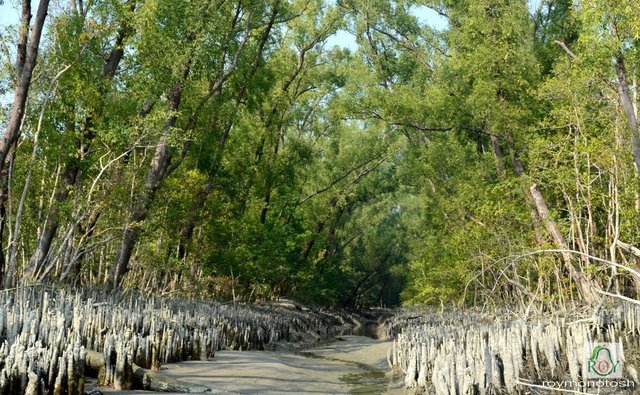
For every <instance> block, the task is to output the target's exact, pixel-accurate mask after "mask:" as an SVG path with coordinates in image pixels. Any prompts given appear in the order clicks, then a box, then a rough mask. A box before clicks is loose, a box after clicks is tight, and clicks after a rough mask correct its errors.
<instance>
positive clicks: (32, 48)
mask: <svg viewBox="0 0 640 395" xmlns="http://www.w3.org/2000/svg"><path fill="white" fill-rule="evenodd" d="M48 10H49V0H40V3H39V4H38V11H37V13H36V19H35V21H34V24H33V26H31V34H29V25H30V21H31V2H30V1H29V0H23V1H22V17H21V23H20V33H19V37H18V48H17V54H16V69H15V76H16V82H15V93H14V97H13V104H12V105H11V114H10V116H9V122H8V123H7V128H6V129H5V131H4V133H3V135H2V139H0V190H2V191H4V190H5V189H6V185H7V182H8V172H7V171H6V167H7V163H6V162H7V158H8V157H9V155H10V151H11V150H12V149H13V148H14V146H15V145H16V143H17V142H18V139H19V137H20V128H21V126H22V120H23V119H24V114H25V108H26V104H27V97H28V96H29V88H30V87H31V80H32V77H33V70H34V69H35V67H36V63H37V59H38V49H39V47H40V38H41V37H42V30H43V28H44V23H45V20H46V17H47V12H48ZM0 199H1V201H0V206H2V209H1V210H0V223H1V224H2V225H1V226H2V227H4V224H5V214H6V211H5V208H4V204H5V199H6V195H4V194H3V196H2V197H0ZM1 243H2V239H0V255H4V247H3V246H2V245H1ZM3 260H4V258H3ZM4 263H5V262H3V266H4ZM14 271H15V270H13V269H9V268H5V273H3V276H2V277H3V280H4V281H3V285H4V287H5V288H11V287H12V286H13V285H14V281H15V273H13V272H14Z"/></svg>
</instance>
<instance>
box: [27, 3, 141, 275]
mask: <svg viewBox="0 0 640 395" xmlns="http://www.w3.org/2000/svg"><path fill="white" fill-rule="evenodd" d="M131 4H132V5H131V7H130V8H131V11H133V10H134V8H135V1H132V2H131ZM132 33H133V29H132V28H131V26H130V25H129V24H128V23H127V22H126V21H125V22H124V23H123V25H122V27H121V28H120V30H119V31H118V34H117V37H116V42H115V44H114V46H113V48H112V49H111V52H110V54H109V57H108V58H107V60H106V62H105V65H104V68H103V70H102V76H101V80H102V85H101V86H100V91H101V95H100V97H103V95H104V94H105V93H106V90H107V84H108V83H109V82H110V81H111V80H112V79H113V77H114V76H115V74H116V72H117V70H118V67H119V65H120V61H121V60H122V57H123V56H124V42H125V41H126V40H127V38H128V37H130V36H131V34H132ZM103 107H104V102H103V101H102V100H100V101H99V103H98V104H97V108H96V111H95V112H96V114H100V113H101V112H102V111H103ZM94 137H95V132H94V130H93V117H92V116H87V117H86V118H85V120H84V125H83V135H82V139H81V140H79V141H78V142H77V146H78V150H79V154H80V161H78V160H72V161H70V162H68V163H67V164H66V167H65V170H64V173H63V177H62V180H63V182H62V184H61V185H60V190H59V191H58V192H57V193H56V195H55V202H54V204H53V205H52V207H51V209H50V210H49V214H48V216H47V219H46V221H45V228H44V230H43V231H42V234H41V235H40V237H39V238H38V241H37V242H36V249H35V251H34V252H33V255H32V256H31V259H30V263H29V267H30V269H29V271H28V275H29V276H30V277H31V278H34V276H36V274H37V273H38V272H39V271H40V269H41V268H42V266H43V264H44V262H45V259H46V258H47V255H48V254H49V250H50V248H51V244H52V242H53V239H54V237H55V235H56V233H57V231H58V227H59V226H60V206H61V205H62V204H63V203H64V202H66V200H67V198H68V197H69V194H70V192H71V190H72V189H74V188H75V187H76V186H77V185H76V184H77V182H78V175H79V173H80V167H81V161H82V160H84V159H85V158H86V156H87V154H88V152H89V148H90V147H91V142H92V141H93V139H94Z"/></svg>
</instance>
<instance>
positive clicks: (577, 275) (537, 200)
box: [507, 135, 600, 305]
mask: <svg viewBox="0 0 640 395" xmlns="http://www.w3.org/2000/svg"><path fill="white" fill-rule="evenodd" d="M507 138H508V139H509V140H511V136H510V135H508V136H507ZM512 161H513V166H514V169H515V171H516V174H517V175H518V176H519V177H523V176H524V175H525V173H524V165H523V164H522V162H521V161H520V158H518V156H517V154H516V153H515V152H514V153H513V154H512ZM525 192H526V193H527V195H528V197H529V198H530V199H531V201H532V202H533V204H534V206H535V209H536V211H537V214H538V217H539V218H540V220H541V221H542V223H543V224H544V227H545V229H546V231H547V233H548V234H549V236H550V237H551V239H552V240H553V242H554V244H555V245H556V247H557V248H558V249H560V250H563V251H565V252H563V253H562V258H563V261H564V268H565V269H566V270H567V271H568V272H569V276H571V279H572V280H573V281H574V282H575V284H576V286H577V287H578V291H579V292H580V295H582V297H583V298H584V301H585V302H586V303H588V304H591V305H593V304H595V303H597V302H598V301H599V299H600V298H599V296H598V294H597V292H596V290H595V289H596V288H598V285H597V284H596V283H593V282H591V281H590V280H589V278H588V277H587V276H586V275H585V273H584V272H583V271H582V270H580V268H578V267H576V266H575V265H574V264H573V262H572V261H571V258H572V257H571V253H570V252H569V251H568V250H569V246H568V245H567V242H566V240H565V238H564V236H563V235H562V232H561V231H560V228H559V227H558V224H557V223H556V221H555V220H554V219H553V217H552V216H551V213H550V212H549V208H548V206H547V203H546V201H545V199H544V196H542V193H541V192H540V189H539V188H538V186H537V185H536V184H532V185H531V186H530V187H529V189H528V191H525Z"/></svg>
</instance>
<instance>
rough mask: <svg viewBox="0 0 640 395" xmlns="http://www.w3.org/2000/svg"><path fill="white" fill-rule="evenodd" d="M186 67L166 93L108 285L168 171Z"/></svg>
mask: <svg viewBox="0 0 640 395" xmlns="http://www.w3.org/2000/svg"><path fill="white" fill-rule="evenodd" d="M189 71H190V62H188V63H187V65H185V68H184V70H183V73H182V75H181V76H180V79H179V80H178V81H177V82H176V83H175V84H174V86H173V89H172V91H171V95H170V96H169V102H168V105H167V107H168V111H169V118H168V119H167V120H166V122H165V124H164V127H163V129H162V133H161V135H160V139H159V141H158V145H157V146H156V150H155V153H154V155H153V158H152V160H151V165H150V166H149V170H148V171H147V175H146V177H145V181H144V184H143V186H142V192H141V193H140V195H139V196H138V199H137V202H136V204H135V206H134V208H133V209H132V210H131V213H130V214H129V220H128V221H127V224H126V225H125V228H124V233H123V236H122V242H121V244H120V248H119V250H118V254H117V255H116V259H115V261H114V263H113V265H112V266H111V269H110V270H109V274H108V276H107V278H106V280H105V284H106V285H107V286H109V287H114V286H118V285H119V284H120V282H121V281H122V277H123V276H124V275H125V274H126V273H127V271H128V270H129V261H130V260H131V254H132V253H133V249H134V247H135V245H136V242H137V241H138V237H139V234H140V226H141V225H142V222H144V220H145V219H146V218H147V213H148V211H149V207H150V206H151V203H152V202H153V198H154V197H155V194H156V191H157V190H158V187H159V186H160V184H161V183H162V181H163V180H164V179H165V178H166V177H167V176H168V175H169V173H170V165H171V151H170V150H169V145H168V140H169V134H170V132H171V130H172V129H173V128H174V126H175V125H176V121H177V120H178V116H177V114H176V112H177V111H178V109H179V108H180V101H181V99H182V89H183V85H184V83H185V81H186V80H187V77H188V76H189ZM174 168H175V167H174Z"/></svg>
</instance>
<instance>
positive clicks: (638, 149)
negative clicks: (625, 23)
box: [609, 21, 640, 176]
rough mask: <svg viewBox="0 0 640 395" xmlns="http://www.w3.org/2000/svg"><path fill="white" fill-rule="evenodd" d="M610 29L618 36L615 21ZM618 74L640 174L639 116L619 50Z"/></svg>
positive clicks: (619, 93) (620, 92) (617, 58)
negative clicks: (637, 115)
mask: <svg viewBox="0 0 640 395" xmlns="http://www.w3.org/2000/svg"><path fill="white" fill-rule="evenodd" d="M609 30H610V31H611V34H612V35H613V36H617V35H618V32H617V27H616V25H615V22H614V21H611V22H610V23H609ZM615 67H616V74H617V75H618V86H617V90H618V96H619V99H620V103H621V104H622V108H623V109H624V113H625V115H626V116H627V122H628V123H629V129H631V150H632V152H633V158H634V160H635V165H636V171H637V172H638V175H639V176H640V135H639V134H638V118H637V117H636V112H635V109H634V106H633V100H632V99H631V94H630V92H631V90H630V89H629V82H628V79H627V69H626V67H625V62H624V56H623V54H622V52H619V53H618V54H617V55H616V57H615Z"/></svg>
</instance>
